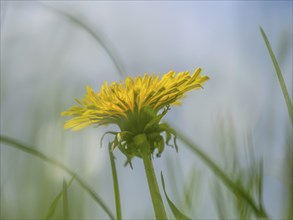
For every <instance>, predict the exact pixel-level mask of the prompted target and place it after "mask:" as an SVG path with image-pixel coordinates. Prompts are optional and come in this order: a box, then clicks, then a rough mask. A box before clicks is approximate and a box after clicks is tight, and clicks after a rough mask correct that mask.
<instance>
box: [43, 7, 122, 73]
mask: <svg viewBox="0 0 293 220" xmlns="http://www.w3.org/2000/svg"><path fill="white" fill-rule="evenodd" d="M41 4H42V5H43V6H44V7H46V8H48V9H50V10H52V11H54V12H56V13H58V14H59V15H62V16H63V17H65V18H66V19H68V20H69V21H71V22H72V23H74V24H76V25H78V26H79V27H81V28H82V29H84V30H85V31H86V32H87V33H89V35H91V36H92V37H93V38H94V39H95V40H96V41H97V42H98V43H99V45H101V46H102V48H103V49H104V50H105V51H106V53H107V54H108V56H109V57H110V59H111V60H112V62H113V63H114V66H115V68H116V69H117V70H118V73H119V75H120V76H124V75H125V70H124V67H123V65H122V62H120V59H119V58H118V56H117V54H116V53H115V52H114V50H113V48H111V49H110V46H109V43H108V42H107V43H105V40H104V39H102V37H101V36H100V35H99V34H97V33H96V32H95V31H94V30H92V29H91V28H90V27H89V26H88V25H87V24H85V23H84V22H83V21H81V20H80V19H78V18H77V17H75V16H73V15H71V14H69V13H67V12H65V11H61V10H59V9H56V8H53V7H51V6H48V5H46V4H43V3H41Z"/></svg>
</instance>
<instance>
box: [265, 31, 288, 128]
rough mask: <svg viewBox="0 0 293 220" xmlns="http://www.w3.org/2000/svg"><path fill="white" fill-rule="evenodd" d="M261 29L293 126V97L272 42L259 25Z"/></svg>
mask: <svg viewBox="0 0 293 220" xmlns="http://www.w3.org/2000/svg"><path fill="white" fill-rule="evenodd" d="M259 29H260V32H261V35H262V37H263V40H264V42H265V44H266V47H267V49H268V51H269V54H270V57H271V59H272V62H273V64H274V67H275V70H276V74H277V76H278V79H279V83H280V86H281V89H282V92H283V95H284V98H285V101H286V105H287V109H288V113H289V116H290V119H291V125H292V127H293V105H292V102H291V99H290V96H289V93H288V90H287V87H286V84H285V80H284V78H283V75H282V72H281V69H280V66H279V64H278V61H277V59H276V56H275V54H274V52H273V50H272V47H271V44H270V42H269V40H268V38H267V35H266V34H265V32H264V30H263V29H262V27H259Z"/></svg>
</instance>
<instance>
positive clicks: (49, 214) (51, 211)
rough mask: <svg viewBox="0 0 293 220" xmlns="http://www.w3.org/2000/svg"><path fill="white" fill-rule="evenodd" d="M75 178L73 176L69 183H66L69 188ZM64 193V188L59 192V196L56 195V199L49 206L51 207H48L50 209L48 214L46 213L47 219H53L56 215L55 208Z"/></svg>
mask: <svg viewBox="0 0 293 220" xmlns="http://www.w3.org/2000/svg"><path fill="white" fill-rule="evenodd" d="M73 180H74V178H73V177H72V178H71V180H70V181H69V183H68V184H66V188H69V187H70V185H71V183H72V182H73ZM63 187H64V186H63ZM62 195H63V189H62V191H61V192H60V193H58V194H57V196H56V197H55V199H54V200H53V202H52V203H51V205H50V207H49V209H48V211H47V214H46V216H45V219H46V220H49V219H51V218H52V216H53V215H54V213H55V210H56V208H57V205H58V202H59V200H60V199H61V197H62Z"/></svg>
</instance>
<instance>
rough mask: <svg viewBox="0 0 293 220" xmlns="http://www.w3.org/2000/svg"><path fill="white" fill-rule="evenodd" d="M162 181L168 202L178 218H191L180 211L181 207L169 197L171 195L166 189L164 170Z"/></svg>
mask: <svg viewBox="0 0 293 220" xmlns="http://www.w3.org/2000/svg"><path fill="white" fill-rule="evenodd" d="M161 181H162V186H163V190H164V193H165V196H166V199H167V202H168V204H169V206H170V208H171V210H172V213H173V215H174V216H175V218H176V219H191V218H189V217H186V215H184V214H183V213H182V212H180V211H179V209H178V208H177V207H176V206H175V205H174V203H173V202H172V201H171V200H170V199H169V197H168V195H167V193H166V189H165V181H164V177H163V172H161Z"/></svg>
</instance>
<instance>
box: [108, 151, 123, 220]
mask: <svg viewBox="0 0 293 220" xmlns="http://www.w3.org/2000/svg"><path fill="white" fill-rule="evenodd" d="M109 156H110V161H111V168H112V177H113V186H114V193H115V203H116V217H117V219H118V220H121V219H122V214H121V205H120V204H121V203H120V193H119V184H118V178H117V171H116V165H115V157H114V155H113V152H112V151H111V148H110V146H109Z"/></svg>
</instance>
